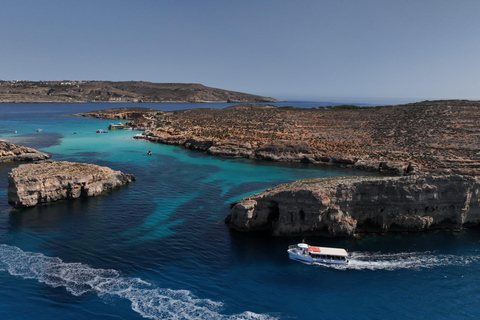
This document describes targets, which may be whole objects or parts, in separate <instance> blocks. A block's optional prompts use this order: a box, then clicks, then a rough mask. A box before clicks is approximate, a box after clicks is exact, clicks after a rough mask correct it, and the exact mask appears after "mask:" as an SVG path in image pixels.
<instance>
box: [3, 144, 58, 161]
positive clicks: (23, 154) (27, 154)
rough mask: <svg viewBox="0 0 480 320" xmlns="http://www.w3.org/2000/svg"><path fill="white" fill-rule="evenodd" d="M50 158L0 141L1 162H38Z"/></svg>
mask: <svg viewBox="0 0 480 320" xmlns="http://www.w3.org/2000/svg"><path fill="white" fill-rule="evenodd" d="M48 158H50V155H49V154H47V153H44V152H40V151H37V150H35V149H33V148H28V147H24V146H20V145H16V144H13V143H9V142H5V141H0V162H7V161H38V160H45V159H48Z"/></svg>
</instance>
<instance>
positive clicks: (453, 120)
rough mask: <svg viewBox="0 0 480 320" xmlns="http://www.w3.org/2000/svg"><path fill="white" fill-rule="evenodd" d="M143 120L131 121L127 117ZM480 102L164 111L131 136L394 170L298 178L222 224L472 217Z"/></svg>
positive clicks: (451, 221)
mask: <svg viewBox="0 0 480 320" xmlns="http://www.w3.org/2000/svg"><path fill="white" fill-rule="evenodd" d="M141 121H143V120H142V119H137V120H134V121H132V123H133V124H134V125H135V124H138V123H139V122H141ZM478 123H480V102H479V101H467V100H442V101H423V102H418V103H412V104H406V105H398V106H385V107H371V108H360V107H356V106H340V107H331V108H318V109H300V108H293V107H291V108H277V107H275V106H268V105H241V106H235V107H231V108H226V109H223V110H211V109H205V110H184V111H176V112H165V113H163V114H162V115H161V116H160V117H158V118H157V119H156V122H154V123H150V124H149V125H150V126H151V127H152V129H151V130H149V131H146V132H144V133H143V134H142V135H137V137H136V138H137V139H146V140H149V141H154V142H159V143H164V144H173V145H179V146H183V147H185V148H189V149H194V150H199V151H203V152H206V153H208V154H212V155H221V156H228V157H245V158H255V159H262V160H269V161H296V162H309V163H321V164H332V165H338V166H344V167H352V168H357V169H360V170H369V171H377V172H382V173H387V174H393V175H395V176H397V177H393V176H390V177H387V178H378V177H377V178H373V177H371V178H360V179H358V178H357V179H351V178H350V179H345V180H335V181H336V182H335V183H334V182H332V181H331V180H328V179H327V180H328V181H330V182H328V183H327V182H326V181H325V180H323V181H315V180H310V181H307V182H306V181H301V182H297V183H293V184H289V185H286V186H281V187H276V188H272V189H268V190H267V191H265V192H263V193H261V194H258V195H254V196H250V197H246V198H244V199H243V200H241V201H239V202H237V203H234V204H232V208H231V212H230V215H229V216H228V218H227V219H226V223H227V224H228V225H229V226H230V227H231V228H232V229H235V230H238V231H254V230H269V231H270V232H271V233H272V234H273V235H275V236H294V235H298V236H305V235H314V236H329V237H332V236H352V235H355V234H357V233H370V232H374V233H377V232H380V233H383V232H418V231H428V230H436V229H459V228H464V227H472V226H478V225H480V213H479V212H480V208H479V203H480V200H479V199H478V194H479V193H480V188H479V184H478V176H480V129H479V127H478Z"/></svg>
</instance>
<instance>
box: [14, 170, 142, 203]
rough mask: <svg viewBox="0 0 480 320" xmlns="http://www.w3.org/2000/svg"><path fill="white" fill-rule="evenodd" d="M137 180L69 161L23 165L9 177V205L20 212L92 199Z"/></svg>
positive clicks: (116, 172) (129, 176)
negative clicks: (60, 203)
mask: <svg viewBox="0 0 480 320" xmlns="http://www.w3.org/2000/svg"><path fill="white" fill-rule="evenodd" d="M134 180H136V178H135V177H134V176H133V175H131V174H125V173H122V172H120V171H114V170H112V169H110V168H107V167H100V166H97V165H94V164H85V163H74V162H66V161H43V162H38V163H31V164H23V165H20V166H18V167H17V168H14V169H12V171H11V172H10V173H9V174H8V203H9V204H10V205H11V206H13V207H15V208H20V207H30V206H34V205H36V204H40V203H47V202H53V201H58V200H63V199H74V198H79V197H91V196H96V195H98V194H101V193H103V192H104V191H107V190H112V189H114V188H116V187H118V186H121V185H124V184H127V183H129V182H132V181H134Z"/></svg>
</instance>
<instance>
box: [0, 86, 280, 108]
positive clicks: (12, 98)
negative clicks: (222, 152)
mask: <svg viewBox="0 0 480 320" xmlns="http://www.w3.org/2000/svg"><path fill="white" fill-rule="evenodd" d="M275 101H279V100H277V99H274V98H269V97H262V96H258V95H253V94H248V93H242V92H236V91H229V90H222V89H217V88H211V87H206V86H204V85H201V84H196V83H152V82H146V81H116V82H115V81H70V80H64V81H18V80H0V102H22V103H30V102H34V103H57V102H62V103H65V102H275Z"/></svg>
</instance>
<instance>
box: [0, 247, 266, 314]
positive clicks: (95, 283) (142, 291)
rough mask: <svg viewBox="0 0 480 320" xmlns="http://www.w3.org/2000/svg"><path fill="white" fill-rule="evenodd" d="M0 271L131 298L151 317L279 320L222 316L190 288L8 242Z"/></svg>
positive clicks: (1, 251) (0, 253) (216, 305)
mask: <svg viewBox="0 0 480 320" xmlns="http://www.w3.org/2000/svg"><path fill="white" fill-rule="evenodd" d="M0 271H7V272H8V273H10V274H11V275H13V276H17V277H21V278H23V279H35V280H38V281H39V282H42V283H44V284H46V285H49V286H51V287H64V288H65V289H66V290H67V291H68V292H69V293H71V294H73V295H75V296H80V295H83V294H88V293H90V294H97V295H98V296H100V297H103V296H116V297H119V298H122V299H127V300H129V301H130V302H131V306H132V309H133V310H134V311H135V312H137V313H139V314H140V315H142V316H143V317H144V318H148V319H225V320H226V319H238V320H240V319H252V320H253V319H275V318H273V317H271V316H269V315H265V314H256V313H253V312H244V313H241V314H237V315H222V314H220V313H219V311H220V309H221V308H222V307H223V304H222V303H221V302H216V301H212V300H209V299H198V298H196V297H195V296H193V295H192V293H191V292H190V291H188V290H171V289H162V288H158V287H155V286H154V285H152V284H150V283H148V282H146V281H143V280H142V279H139V278H129V277H124V276H122V275H121V274H120V272H118V271H117V270H114V269H95V268H92V267H90V266H88V265H86V264H82V263H66V262H63V261H62V260H61V259H59V258H55V257H48V256H45V255H43V254H41V253H33V252H25V251H23V250H21V249H20V248H17V247H14V246H8V245H4V244H2V245H0Z"/></svg>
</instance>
